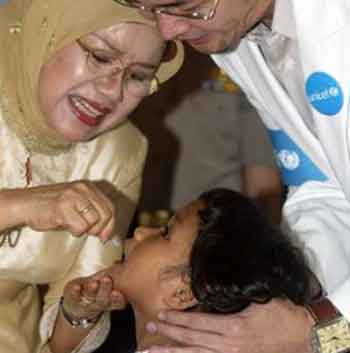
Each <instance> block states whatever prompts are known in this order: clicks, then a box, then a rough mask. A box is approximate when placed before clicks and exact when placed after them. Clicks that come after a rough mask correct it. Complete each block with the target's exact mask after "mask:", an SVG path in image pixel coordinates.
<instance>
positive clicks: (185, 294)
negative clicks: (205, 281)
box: [164, 276, 198, 310]
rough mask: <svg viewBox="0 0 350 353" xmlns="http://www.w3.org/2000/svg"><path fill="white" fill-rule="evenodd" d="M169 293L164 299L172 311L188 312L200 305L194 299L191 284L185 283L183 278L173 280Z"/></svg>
mask: <svg viewBox="0 0 350 353" xmlns="http://www.w3.org/2000/svg"><path fill="white" fill-rule="evenodd" d="M171 282H172V283H169V287H168V288H169V289H170V290H169V291H168V292H167V295H166V296H165V297H164V301H165V303H166V304H167V306H168V307H169V309H172V310H186V309H189V308H191V307H193V306H195V305H197V304H198V301H197V299H196V298H195V297H194V295H193V293H192V290H191V287H190V284H189V283H188V282H187V281H184V280H183V279H182V278H181V276H178V277H176V278H173V279H171Z"/></svg>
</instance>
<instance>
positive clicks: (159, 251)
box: [113, 201, 203, 312]
mask: <svg viewBox="0 0 350 353" xmlns="http://www.w3.org/2000/svg"><path fill="white" fill-rule="evenodd" d="M201 208H203V204H202V203H201V202H200V201H195V202H192V203H191V204H189V205H188V206H186V207H184V208H183V209H181V210H180V211H179V212H177V213H176V215H175V216H174V217H172V218H171V220H170V221H169V224H168V226H167V227H164V228H153V229H147V230H145V231H144V232H142V233H135V234H134V237H133V238H132V239H130V240H127V241H126V245H125V261H124V262H123V263H121V264H116V265H115V266H114V271H113V273H114V274H113V277H114V282H115V284H116V286H117V287H118V289H119V290H121V292H122V293H123V294H124V295H125V296H126V298H127V300H129V301H130V302H131V304H133V307H134V309H136V310H140V311H143V312H145V310H147V311H154V312H156V311H157V310H159V308H161V307H162V300H163V299H164V297H165V296H166V295H167V291H169V281H171V280H172V279H173V278H174V277H177V276H179V275H181V271H183V270H184V269H185V268H187V266H188V260H189V254H190V251H191V249H192V244H193V241H194V240H195V238H196V237H197V235H198V228H199V216H198V211H199V209H201Z"/></svg>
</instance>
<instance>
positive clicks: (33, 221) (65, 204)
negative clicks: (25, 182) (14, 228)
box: [20, 181, 116, 241]
mask: <svg viewBox="0 0 350 353" xmlns="http://www.w3.org/2000/svg"><path fill="white" fill-rule="evenodd" d="M23 195H24V196H23ZM20 197H21V198H22V200H23V199H24V202H23V204H24V205H25V206H24V207H23V213H24V214H25V215H26V216H25V224H27V225H28V226H30V227H31V228H33V229H35V230H39V231H45V230H56V229H64V230H67V231H69V232H70V233H71V234H72V235H74V236H81V235H84V234H88V235H95V236H97V237H99V238H100V239H101V240H102V241H106V240H108V239H109V238H110V237H111V236H112V234H114V228H115V222H116V211H115V206H114V204H113V203H112V202H111V200H109V198H108V197H106V196H105V195H104V193H103V192H102V191H101V190H100V189H99V188H98V187H97V186H96V185H95V184H94V183H91V182H88V181H76V182H72V183H63V184H55V185H47V186H41V187H34V188H29V189H26V191H25V192H22V193H21V195H20Z"/></svg>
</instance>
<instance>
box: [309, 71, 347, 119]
mask: <svg viewBox="0 0 350 353" xmlns="http://www.w3.org/2000/svg"><path fill="white" fill-rule="evenodd" d="M305 90H306V95H307V97H308V99H309V102H310V104H311V105H312V106H313V107H314V109H316V110H317V111H318V112H319V113H321V114H324V115H328V116H332V115H336V114H338V113H339V112H340V111H341V109H342V108H343V105H344V94H343V91H342V89H341V87H340V85H339V83H338V82H337V81H336V80H335V79H334V78H333V77H332V76H330V75H328V74H326V73H324V72H315V73H313V74H312V75H310V77H309V78H308V79H307V81H306V86H305Z"/></svg>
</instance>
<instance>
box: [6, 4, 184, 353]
mask: <svg viewBox="0 0 350 353" xmlns="http://www.w3.org/2000/svg"><path fill="white" fill-rule="evenodd" d="M0 46H1V49H0V50H1V55H0V92H1V94H0V102H1V114H0V135H1V138H0V187H1V191H0V232H1V236H0V312H1V314H0V351H1V352H2V353H10V352H23V353H24V352H31V353H32V352H41V351H44V350H45V349H48V344H47V341H48V339H49V337H50V335H51V333H52V329H53V326H54V323H55V320H56V315H57V308H58V302H59V298H60V296H61V295H62V290H63V288H64V285H65V283H66V282H67V281H68V280H69V279H71V278H75V277H77V276H81V275H89V274H92V273H95V272H96V271H98V270H100V269H101V268H104V267H105V266H108V265H110V264H111V263H113V262H114V261H115V260H116V259H118V258H119V256H120V254H121V251H120V249H119V247H118V244H117V241H116V239H115V241H114V244H116V245H117V246H113V243H112V242H107V243H106V241H107V240H108V239H111V237H112V236H115V237H116V238H118V237H123V236H124V235H125V232H126V229H127V227H128V224H129V222H130V218H131V216H132V213H133V210H134V207H135V203H136V202H137V199H138V194H139V187H140V181H141V172H142V168H143V163H144V159H145V154H146V142H145V139H144V137H143V136H142V135H141V134H140V133H139V132H138V130H136V129H135V128H134V127H133V126H132V125H131V124H130V123H123V124H122V125H121V126H120V127H118V128H117V129H113V128H114V127H116V126H117V125H119V124H121V123H122V122H123V121H124V120H125V119H126V117H127V115H128V114H129V113H130V112H131V111H132V110H133V109H134V108H135V107H136V106H137V105H138V104H139V102H140V101H141V100H142V98H143V97H144V96H146V95H147V94H148V93H150V92H151V91H153V87H154V86H155V85H154V84H153V83H154V82H156V81H158V82H159V83H162V82H163V81H165V80H166V79H168V78H169V77H170V76H171V75H173V74H174V73H175V72H176V70H177V69H178V67H179V66H180V63H181V60H182V51H181V48H180V47H179V46H178V47H177V49H178V50H177V52H176V55H174V56H173V57H172V58H170V59H169V61H167V62H165V63H162V64H160V61H161V58H162V55H163V52H164V47H165V44H164V42H163V41H162V40H161V38H160V36H159V34H158V32H157V30H156V29H155V27H154V26H153V24H151V23H149V22H148V21H147V20H145V19H144V18H142V17H141V16H139V15H138V13H137V12H136V11H134V10H128V9H125V8H122V7H120V6H119V5H117V4H116V3H115V2H114V1H113V0H98V1H96V0H74V1H70V0H69V1H67V0H60V1H57V0H11V1H9V2H7V3H6V4H1V5H0ZM116 207H117V209H118V212H117V213H116V212H115V208H116ZM83 235H93V236H95V237H92V236H83ZM100 240H101V241H100ZM102 282H103V281H102ZM102 282H101V288H102V287H103V283H102ZM39 284H45V285H46V284H48V286H49V289H48V291H47V293H46V295H45V298H44V308H43V310H42V309H41V303H40V301H39V295H38V288H37V287H38V285H39ZM107 287H108V285H107ZM103 288H104V287H103ZM107 289H108V290H107V292H104V293H105V295H106V296H107V297H108V298H107V299H108V300H107V301H108V303H106V306H107V305H111V306H113V305H114V306H115V305H116V304H115V301H116V300H117V299H118V297H115V296H114V297H113V293H112V292H113V291H112V290H111V288H110V287H108V288H107ZM39 322H41V323H40V329H39ZM74 330H75V331H74ZM79 330H80V331H79ZM81 331H84V328H77V329H74V328H72V329H71V330H67V331H65V333H66V334H68V335H76V336H77V338H78V341H77V343H78V344H79V347H77V351H81V352H86V351H87V350H86V347H87V346H89V347H90V345H89V336H87V337H86V338H85V336H86V335H87V333H89V332H90V331H94V332H95V333H98V336H99V341H98V342H97V343H96V344H95V346H96V345H98V344H99V343H100V342H101V340H103V338H104V336H105V335H106V333H107V331H108V316H106V315H103V316H101V317H99V318H98V320H96V321H95V322H94V325H90V326H89V328H88V330H87V331H84V332H83V333H82V332H81ZM83 338H84V340H83ZM82 340H83V341H82ZM80 341H81V342H80ZM89 349H91V350H92V349H94V346H92V347H90V348H89Z"/></svg>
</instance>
